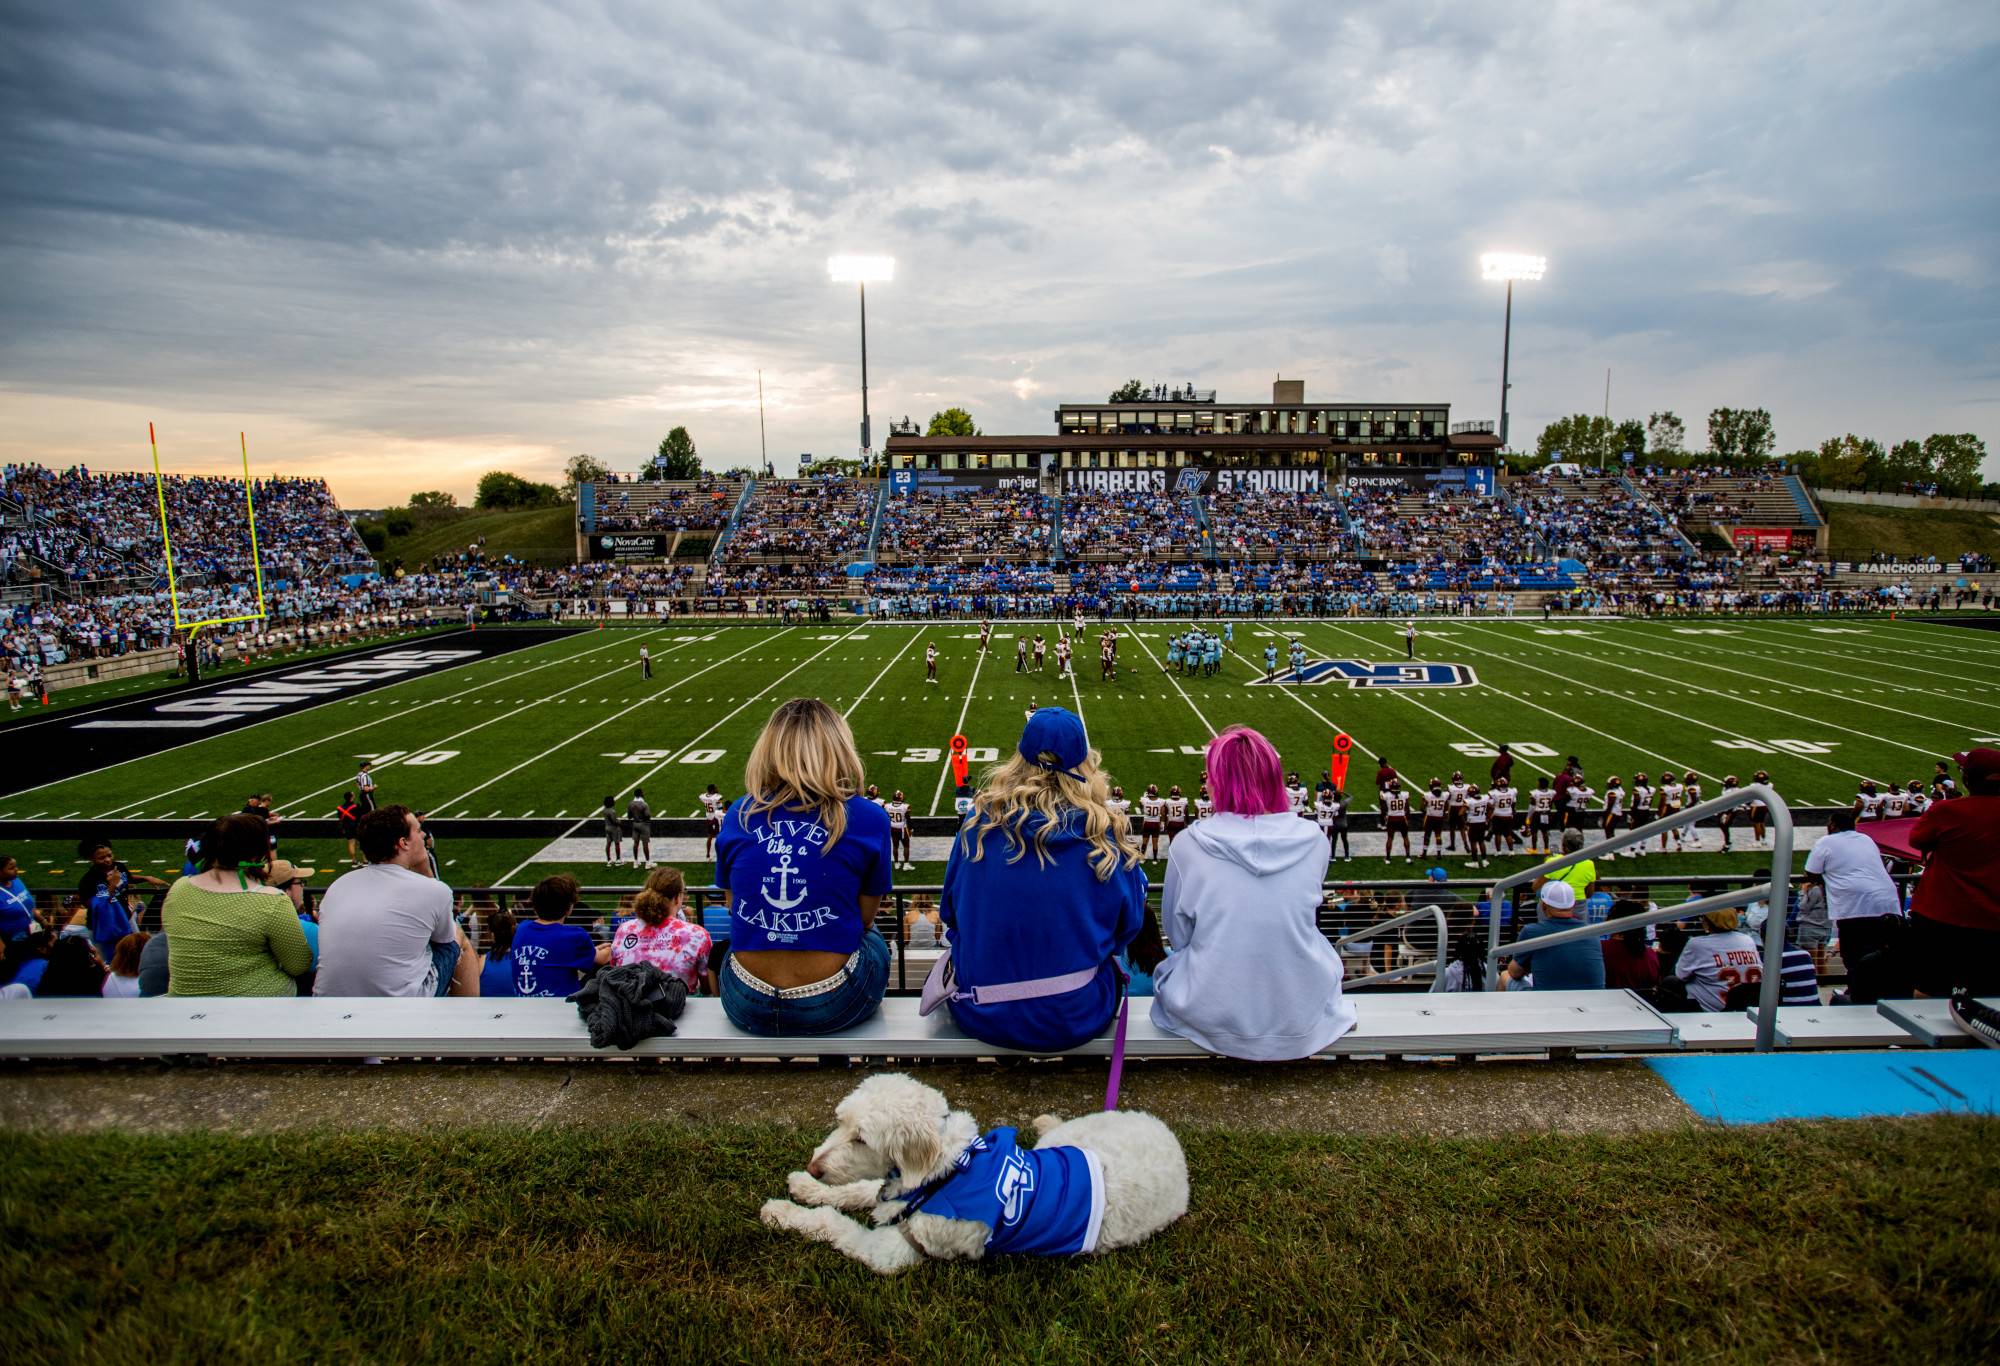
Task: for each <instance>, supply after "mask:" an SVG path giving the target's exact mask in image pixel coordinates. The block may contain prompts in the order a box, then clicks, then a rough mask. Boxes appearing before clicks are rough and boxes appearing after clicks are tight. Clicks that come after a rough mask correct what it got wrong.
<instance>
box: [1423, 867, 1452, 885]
mask: <svg viewBox="0 0 2000 1366" xmlns="http://www.w3.org/2000/svg"><path fill="white" fill-rule="evenodd" d="M1424 876H1425V877H1427V878H1429V879H1430V880H1431V881H1432V882H1443V881H1445V880H1446V879H1447V878H1449V877H1450V876H1451V874H1450V873H1447V872H1446V871H1445V870H1444V869H1442V868H1426V869H1424Z"/></svg>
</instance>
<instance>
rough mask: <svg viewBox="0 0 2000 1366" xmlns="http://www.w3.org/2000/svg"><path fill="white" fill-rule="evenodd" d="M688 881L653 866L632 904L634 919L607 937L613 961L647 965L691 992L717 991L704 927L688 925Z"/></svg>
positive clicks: (677, 873) (675, 871)
mask: <svg viewBox="0 0 2000 1366" xmlns="http://www.w3.org/2000/svg"><path fill="white" fill-rule="evenodd" d="M686 903H687V882H686V880H685V879H684V878H682V876H681V870H680V869H678V868H655V869H654V870H653V871H652V872H650V873H648V874H646V886H645V889H644V890H643V891H641V892H640V893H639V896H638V899H637V900H635V901H634V902H633V903H632V918H631V919H630V920H627V921H624V922H623V923H621V924H620V925H619V926H618V929H617V931H616V932H615V933H613V935H612V936H611V961H612V963H613V964H615V965H617V966H619V967H623V966H624V965H625V964H627V963H651V964H652V965H653V966H654V967H656V968H658V969H659V970H660V971H661V972H664V973H665V974H667V976H669V977H678V978H680V979H681V981H683V982H685V983H686V984H687V989H688V991H689V992H690V993H693V992H695V991H697V990H699V989H700V988H701V986H702V985H703V984H704V983H706V984H707V986H708V994H709V995H711V996H713V995H715V993H716V981H715V969H714V968H712V967H710V966H709V958H708V955H709V940H708V931H707V930H705V929H703V928H702V927H701V926H699V925H695V924H690V923H689V921H688V919H687V915H686V909H687V905H686Z"/></svg>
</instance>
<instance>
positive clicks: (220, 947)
mask: <svg viewBox="0 0 2000 1366" xmlns="http://www.w3.org/2000/svg"><path fill="white" fill-rule="evenodd" d="M270 858H271V836H270V831H269V828H268V827H267V826H266V825H265V824H264V820H263V818H262V817H260V816H252V815H247V814H244V813H241V812H238V813H237V814H235V815H229V816H224V817H223V818H222V819H220V820H218V821H217V822H216V823H215V824H214V825H212V826H210V827H209V829H208V833H207V834H206V835H204V836H202V841H201V866H202V871H201V872H199V873H196V874H195V875H193V876H192V877H184V878H182V879H181V880H180V881H178V882H176V883H174V885H173V886H172V887H171V888H169V889H168V891H167V899H166V902H165V904H163V905H162V906H161V907H160V921H161V924H162V925H163V926H164V927H165V929H166V934H167V941H168V947H167V955H168V959H167V961H168V971H169V974H170V976H169V980H168V985H167V994H168V995H169V996H296V995H297V994H298V983H297V982H295V981H294V980H293V979H294V978H296V977H297V976H298V975H299V974H301V973H303V972H304V971H305V970H306V969H307V968H308V967H310V966H311V965H312V950H311V949H310V948H309V947H308V946H307V944H306V935H305V931H304V930H303V929H302V928H301V927H300V925H299V917H298V912H297V911H295V910H294V909H293V908H292V899H291V898H290V897H289V896H286V895H285V893H284V892H283V891H282V890H280V889H279V888H276V887H272V886H268V885H267V884H266V881H265V878H266V875H267V874H268V872H269V869H270Z"/></svg>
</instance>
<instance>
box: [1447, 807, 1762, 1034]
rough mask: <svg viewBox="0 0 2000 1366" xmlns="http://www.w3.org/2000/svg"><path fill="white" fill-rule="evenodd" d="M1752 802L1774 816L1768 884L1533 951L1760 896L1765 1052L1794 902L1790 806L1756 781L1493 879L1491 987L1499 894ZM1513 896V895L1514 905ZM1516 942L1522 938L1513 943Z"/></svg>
mask: <svg viewBox="0 0 2000 1366" xmlns="http://www.w3.org/2000/svg"><path fill="white" fill-rule="evenodd" d="M1752 802H1763V803H1764V805H1765V806H1766V807H1768V808H1769V809H1770V813H1771V818H1770V826H1771V876H1770V878H1769V880H1768V881H1765V882H1762V883H1758V884H1755V885H1752V886H1750V887H1746V888H1742V889H1740V890H1737V891H1734V892H1720V893H1717V894H1716V895H1714V896H1705V897H1701V898H1699V899H1697V900H1694V901H1688V902H1683V903H1682V904H1680V905H1678V906H1670V907H1668V908H1666V909H1664V910H1657V911H1643V912H1641V913H1639V914H1637V915H1628V916H1621V917H1620V918H1619V919H1617V920H1607V921H1605V922H1603V923H1602V924H1597V925H1592V924H1580V925H1578V926H1577V927H1576V928H1575V929H1573V930H1560V931H1558V932H1557V933H1555V934H1547V935H1539V936H1537V937H1536V938H1535V940H1534V943H1533V947H1532V948H1530V949H1529V950H1527V951H1528V952H1540V951H1541V950H1542V949H1545V948H1557V947H1560V946H1561V945H1564V944H1574V943H1578V942H1581V941H1583V940H1586V939H1589V940H1601V939H1603V938H1605V937H1606V936H1607V935H1612V934H1617V933H1619V932H1621V931H1624V930H1635V929H1638V928H1640V927H1641V926H1645V925H1657V924H1660V923H1662V922H1663V921H1668V920H1685V919H1687V918H1688V917H1689V916H1696V915H1703V914H1706V913H1707V912H1709V911H1719V910H1723V909H1725V908H1728V907H1731V906H1745V905H1748V904H1749V903H1750V902H1752V901H1758V900H1761V901H1763V902H1764V904H1765V905H1767V906H1769V907H1770V908H1771V912H1770V914H1769V915H1767V916H1766V917H1765V918H1764V969H1763V972H1764V976H1763V980H1762V981H1761V982H1760V983H1759V984H1758V985H1759V992H1758V1000H1757V1051H1758V1052H1759V1053H1768V1052H1770V1051H1771V1050H1772V1049H1773V1048H1775V1047H1777V1030H1778V998H1779V994H1780V989H1781V987H1782V985H1783V982H1782V977H1781V973H1782V971H1783V968H1784V959H1785V912H1786V910H1787V909H1788V908H1789V906H1790V904H1791V895H1792V810H1791V808H1790V807H1789V806H1786V805H1785V799H1784V798H1783V797H1780V796H1779V795H1778V794H1777V792H1776V791H1775V790H1773V789H1772V788H1771V787H1770V786H1769V785H1768V784H1765V783H1752V784H1750V786H1748V787H1740V788H1737V789H1736V790H1735V791H1733V792H1727V793H1724V794H1723V795H1722V796H1719V797H1711V798H1709V799H1708V800H1707V801H1705V802H1703V803H1701V804H1700V805H1699V806H1691V807H1689V808H1688V809H1687V810H1685V811H1679V812H1676V813H1675V814H1674V815H1672V816H1668V817H1664V818H1662V819H1660V820H1657V821H1653V822H1652V823H1651V824H1648V825H1642V826H1640V827H1639V828H1638V829H1637V830H1628V831H1627V832H1625V833H1624V834H1622V835H1614V836H1612V837H1611V838H1609V839H1607V840H1604V841H1602V842H1601V843H1598V844H1592V845H1588V846H1586V847H1584V848H1582V849H1579V850H1578V851H1577V852H1575V853H1574V854H1564V855H1563V856H1562V857H1560V858H1555V859H1550V860H1549V861H1548V862H1547V863H1541V864H1537V865H1536V866H1535V867H1533V868H1529V869H1526V870H1525V871H1523V872H1519V873H1509V874H1508V875H1507V876H1505V877H1503V878H1500V879H1498V880H1496V881H1495V882H1494V884H1493V892H1492V902H1493V919H1492V922H1491V923H1490V924H1489V925H1488V926H1487V932H1486V934H1487V938H1486V973H1487V977H1488V979H1489V980H1490V981H1491V982H1492V984H1493V985H1492V988H1491V989H1492V990H1494V991H1499V990H1503V989H1504V984H1503V983H1502V982H1501V981H1500V957H1501V954H1500V919H1501V915H1500V905H1501V903H1500V898H1501V897H1502V896H1503V895H1506V894H1508V893H1510V892H1512V890H1513V889H1514V888H1516V887H1519V886H1521V885H1522V884H1524V883H1532V882H1533V881H1534V880H1535V879H1536V878H1539V877H1547V876H1548V875H1549V874H1550V873H1554V872H1560V871H1561V870H1562V869H1564V868H1568V867H1571V866H1572V865H1574V864H1578V863H1582V862H1583V861H1585V860H1586V859H1594V858H1595V857H1596V856H1597V855H1599V854H1612V853H1616V852H1617V851H1618V850H1620V849H1629V848H1631V847H1632V846H1634V845H1638V844H1644V843H1645V842H1646V841H1647V840H1649V839H1651V838H1652V837H1653V836H1655V835H1659V834H1662V833H1664V832H1666V831H1668V830H1672V829H1674V828H1675V827H1677V826H1682V825H1690V824H1693V823H1694V822H1696V821H1700V820H1703V819H1705V818H1707V817H1709V816H1714V815H1717V814H1719V813H1721V812H1724V811H1731V810H1734V809H1735V808H1736V807H1739V806H1747V805H1749V804H1750V803H1752ZM1511 901H1512V898H1511V897H1509V902H1510V904H1511ZM1516 942H1518V940H1517V941H1516Z"/></svg>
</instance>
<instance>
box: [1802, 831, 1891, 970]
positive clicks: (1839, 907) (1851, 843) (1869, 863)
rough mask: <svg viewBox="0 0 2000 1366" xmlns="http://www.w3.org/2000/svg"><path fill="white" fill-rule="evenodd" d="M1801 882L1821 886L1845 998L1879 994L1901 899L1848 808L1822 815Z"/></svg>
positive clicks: (1877, 851) (1877, 849) (1879, 855)
mask: <svg viewBox="0 0 2000 1366" xmlns="http://www.w3.org/2000/svg"><path fill="white" fill-rule="evenodd" d="M1806 881H1807V882H1809V883H1812V882H1817V883H1819V884H1821V885H1822V886H1824V887H1825V888H1826V913H1827V918H1828V919H1830V920H1831V921H1833V937H1834V940H1835V946H1836V948H1837V949H1838V951H1839V953H1840V961H1841V963H1842V964H1843V965H1844V966H1845V967H1846V968H1847V979H1848V982H1849V987H1848V1000H1849V1001H1851V1002H1853V1003H1854V1004H1856V1005H1873V1004H1874V1003H1875V1002H1876V1001H1877V1000H1879V999H1880V998H1881V991H1882V985H1883V984H1882V976H1883V973H1884V972H1885V970H1886V969H1887V967H1888V963H1887V959H1888V958H1889V957H1890V953H1889V952H1888V950H1889V949H1890V948H1891V946H1892V945H1893V944H1894V942H1895V938H1894V937H1895V935H1896V933H1897V931H1899V930H1900V929H1901V928H1902V923H1903V900H1902V897H1901V895H1900V894H1899V893H1898V892H1897V890H1896V884H1895V882H1894V880H1893V879H1891V878H1890V876H1889V873H1888V870H1887V869H1885V868H1884V867H1883V866H1882V848H1881V846H1880V845H1878V844H1876V843H1875V841H1874V840H1872V839H1870V838H1868V836H1866V835H1864V834H1862V833H1861V832H1860V831H1859V830H1856V829H1855V828H1854V812H1852V811H1836V812H1834V813H1833V814H1832V815H1831V816H1829V817H1828V818H1827V823H1826V835H1825V836H1824V837H1823V838H1822V839H1821V840H1820V841H1819V843H1817V844H1815V845H1813V847H1812V852H1811V853H1809V854H1807V855H1806Z"/></svg>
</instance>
